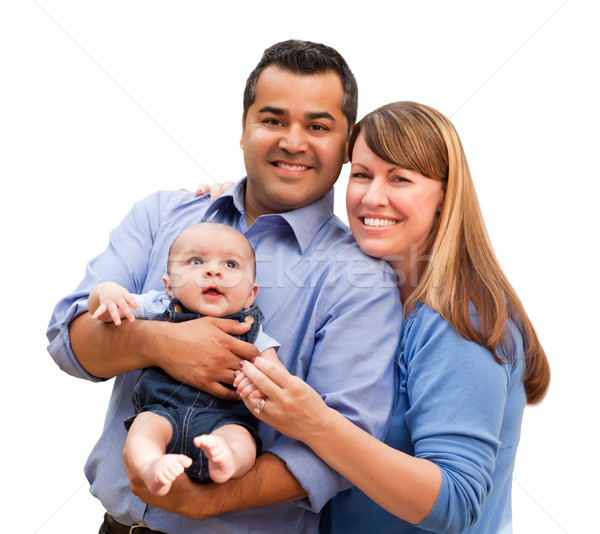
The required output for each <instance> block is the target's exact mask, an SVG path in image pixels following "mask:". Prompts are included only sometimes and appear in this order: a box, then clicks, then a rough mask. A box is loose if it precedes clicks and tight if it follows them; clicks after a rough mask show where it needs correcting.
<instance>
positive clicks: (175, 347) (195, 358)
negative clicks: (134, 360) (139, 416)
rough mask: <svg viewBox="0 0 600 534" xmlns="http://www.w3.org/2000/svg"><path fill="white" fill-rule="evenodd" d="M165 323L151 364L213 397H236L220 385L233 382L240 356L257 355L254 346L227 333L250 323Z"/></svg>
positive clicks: (206, 319) (214, 320) (209, 320)
mask: <svg viewBox="0 0 600 534" xmlns="http://www.w3.org/2000/svg"><path fill="white" fill-rule="evenodd" d="M165 324H168V326H169V328H168V336H167V337H164V338H163V343H161V347H157V348H158V349H159V350H157V354H161V355H162V356H160V357H159V358H157V361H156V362H155V363H154V365H157V366H159V367H161V368H162V369H163V370H164V371H165V372H166V373H167V374H168V375H170V376H172V377H173V378H175V379H176V380H179V381H180V382H183V383H185V384H189V385H191V386H193V387H195V388H197V389H201V390H202V391H206V392H207V393H210V394H211V395H214V396H215V397H219V398H222V399H226V400H238V399H239V396H238V394H237V392H236V391H232V390H230V389H228V388H226V387H225V386H223V384H230V385H231V384H233V380H234V373H235V371H237V370H239V364H240V359H245V360H251V359H252V358H255V357H257V356H258V354H259V353H258V350H257V348H256V347H255V346H254V345H252V344H251V343H246V342H244V341H241V340H239V339H237V338H234V337H233V336H231V335H229V334H243V333H244V332H246V331H247V330H248V329H249V328H250V325H249V324H248V323H239V322H237V321H233V320H231V319H219V318H214V317H203V318H202V319H194V320H192V321H186V322H183V323H165Z"/></svg>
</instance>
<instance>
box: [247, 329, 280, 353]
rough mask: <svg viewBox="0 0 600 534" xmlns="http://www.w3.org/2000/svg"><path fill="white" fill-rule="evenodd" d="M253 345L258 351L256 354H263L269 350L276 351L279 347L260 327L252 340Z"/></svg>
mask: <svg viewBox="0 0 600 534" xmlns="http://www.w3.org/2000/svg"><path fill="white" fill-rule="evenodd" d="M254 345H255V346H256V348H257V349H258V352H264V351H265V350H267V349H270V348H274V349H275V350H277V349H278V348H279V347H280V346H281V345H280V344H279V342H278V341H277V340H275V339H273V338H272V337H271V336H269V335H268V334H266V333H265V332H264V331H263V327H262V325H260V326H259V327H258V334H257V335H256V339H255V340H254Z"/></svg>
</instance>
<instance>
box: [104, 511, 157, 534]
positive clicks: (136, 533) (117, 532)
mask: <svg viewBox="0 0 600 534" xmlns="http://www.w3.org/2000/svg"><path fill="white" fill-rule="evenodd" d="M98 534H164V532H159V531H158V530H152V529H151V528H148V527H147V526H146V525H142V524H140V523H138V524H137V525H132V526H128V525H124V524H123V523H119V522H118V521H117V520H116V519H115V518H114V517H113V516H111V515H108V514H104V523H102V526H101V527H100V532H98Z"/></svg>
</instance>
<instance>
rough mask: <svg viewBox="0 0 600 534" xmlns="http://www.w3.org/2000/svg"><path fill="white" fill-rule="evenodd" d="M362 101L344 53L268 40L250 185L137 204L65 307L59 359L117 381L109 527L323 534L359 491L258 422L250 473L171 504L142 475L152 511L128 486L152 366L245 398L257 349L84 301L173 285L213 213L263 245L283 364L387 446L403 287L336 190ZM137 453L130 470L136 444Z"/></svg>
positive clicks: (250, 102) (196, 325)
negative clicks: (128, 423) (178, 265)
mask: <svg viewBox="0 0 600 534" xmlns="http://www.w3.org/2000/svg"><path fill="white" fill-rule="evenodd" d="M356 108H357V88H356V82H355V80H354V77H353V75H352V73H351V71H350V69H349V68H348V66H347V64H346V62H345V61H344V59H343V58H342V57H341V56H340V55H339V54H338V53H337V52H336V51H335V50H333V49H332V48H329V47H326V46H324V45H320V44H315V43H310V42H303V41H286V42H283V43H278V44H276V45H274V46H272V47H270V48H269V49H267V50H266V51H265V54H264V55H263V58H262V59H261V61H260V62H259V64H258V65H257V67H256V68H255V69H254V71H253V72H252V73H251V74H250V77H249V78H248V81H247V84H246V90H245V93H244V115H243V132H242V139H241V143H240V145H241V147H242V149H243V152H244V161H245V165H246V170H247V174H248V176H247V178H246V179H245V180H242V181H240V182H238V183H237V184H236V185H235V186H234V187H233V188H232V189H231V190H229V191H228V192H227V193H226V194H224V195H223V196H222V197H221V198H219V199H218V200H217V201H215V202H214V203H213V204H209V201H208V199H207V198H206V197H200V198H193V196H192V195H191V194H188V193H184V192H160V193H156V194H154V195H151V196H150V197H148V198H146V199H144V200H142V201H141V202H139V203H138V204H136V205H135V206H134V208H133V209H132V211H131V212H130V213H129V214H128V215H127V216H126V217H125V219H124V221H123V222H122V223H121V225H120V226H119V227H117V228H116V229H115V230H114V231H113V232H112V233H111V239H110V244H109V246H108V248H107V250H106V251H105V252H104V253H103V254H102V255H100V256H99V257H98V258H95V259H94V260H92V261H91V262H90V263H89V264H88V269H87V275H86V278H85V279H84V280H83V281H82V282H81V284H80V286H79V287H78V288H77V290H76V291H75V292H74V293H73V294H71V295H69V296H68V297H66V298H65V299H63V300H62V301H61V302H59V304H58V305H57V307H56V309H55V312H54V316H53V318H52V320H51V323H50V327H49V330H48V339H49V340H50V345H49V351H50V353H51V354H52V356H53V357H54V359H55V360H56V362H57V364H58V365H59V366H60V367H61V368H62V369H63V370H65V371H66V372H68V373H70V374H73V375H74V376H78V377H81V378H86V379H88V380H100V379H102V378H110V377H113V376H116V380H115V385H114V390H113V395H112V397H111V402H110V406H109V409H108V413H107V418H106V422H105V427H104V431H103V433H102V436H101V437H100V440H99V441H98V443H97V445H96V446H95V448H94V450H93V451H92V453H91V455H90V458H89V459H88V462H87V464H86V469H85V471H86V475H87V477H88V480H89V481H90V484H91V492H92V493H93V494H94V495H95V496H97V497H98V498H99V499H100V500H101V501H102V503H103V505H104V507H105V508H106V510H107V512H108V515H107V517H106V520H105V526H104V530H103V531H101V532H107V533H110V532H121V531H123V529H127V528H129V526H130V525H134V524H146V525H148V526H149V527H150V528H151V529H154V530H155V531H163V532H169V533H175V532H185V533H194V532H247V531H252V532H263V533H265V532H266V533H268V532H273V533H281V532H286V531H289V532H316V531H317V529H318V520H319V510H320V509H321V508H322V506H323V505H324V504H325V503H326V502H327V501H328V500H329V499H330V498H331V497H332V496H333V495H335V493H337V492H338V491H340V490H341V489H344V488H346V487H347V486H348V484H347V482H346V481H344V480H343V479H341V478H340V477H339V475H337V474H336V473H335V472H334V471H332V470H331V469H330V468H329V467H328V466H327V465H325V464H324V463H323V462H322V461H321V460H320V459H319V458H317V457H316V456H315V455H314V454H313V453H312V451H310V450H309V449H307V448H306V447H305V446H304V445H303V444H301V443H299V442H296V441H294V440H291V439H289V438H287V437H285V436H281V435H279V434H277V433H276V432H275V431H274V430H273V429H271V428H269V427H267V426H265V425H261V428H260V435H261V438H262V440H263V450H264V451H265V452H264V453H263V454H261V455H260V456H259V457H258V458H257V461H256V463H255V465H254V467H253V468H252V469H251V470H250V472H249V473H248V474H247V475H245V476H244V477H242V478H239V479H233V480H230V481H229V482H227V483H226V484H222V485H215V484H209V485H200V484H194V483H193V482H191V481H189V480H187V479H186V478H185V477H179V478H178V479H177V481H176V482H175V483H174V485H173V487H172V489H171V491H170V492H169V494H168V495H167V496H166V497H162V498H157V497H153V496H152V495H151V494H150V493H149V492H148V491H147V490H146V488H144V486H143V484H141V482H140V481H139V480H135V479H134V480H132V481H131V485H132V487H133V489H134V491H135V493H136V494H137V495H139V496H140V497H141V498H142V499H143V501H144V502H145V503H148V504H149V505H150V506H147V505H146V504H144V502H141V501H140V500H138V498H137V497H135V496H134V495H133V494H132V493H131V491H130V487H129V484H130V482H129V480H128V479H127V477H126V473H125V470H124V466H123V458H122V457H121V453H120V451H121V447H122V446H123V443H124V442H125V436H126V432H125V427H124V425H123V420H124V419H126V418H127V417H129V416H130V415H132V413H133V407H132V404H131V392H132V390H133V387H134V385H135V381H136V379H137V377H138V375H139V369H142V368H144V367H147V366H149V365H157V366H159V367H162V368H163V369H164V370H165V371H166V372H167V373H169V374H170V375H172V376H173V377H174V378H176V379H178V380H180V381H185V382H187V383H189V384H191V385H194V386H195V387H197V388H199V389H202V390H205V391H207V392H209V393H212V394H214V395H217V396H219V397H222V398H230V399H232V400H233V399H235V393H233V392H232V391H231V390H229V389H227V388H226V387H225V386H224V385H223V383H226V384H231V383H232V382H233V376H234V375H233V372H234V371H235V370H237V369H238V368H239V361H240V358H245V359H250V358H253V357H255V356H257V354H256V349H255V348H254V347H253V346H252V345H249V344H245V343H244V342H242V341H239V340H237V339H235V338H233V337H232V336H230V335H228V334H229V333H233V332H241V331H243V330H245V329H246V327H242V326H240V325H239V323H236V322H234V321H227V320H224V319H214V318H213V319H210V318H203V319H198V320H194V321H189V322H187V323H180V324H173V323H165V322H155V321H136V322H134V323H131V324H126V325H121V326H120V327H119V328H117V329H116V328H114V327H112V328H111V326H110V325H106V324H97V323H96V322H94V321H93V320H92V319H91V318H90V316H89V314H88V313H85V312H86V310H87V307H86V301H85V299H86V298H87V295H88V294H89V291H90V290H91V288H92V287H94V286H95V285H96V284H97V283H99V282H101V281H114V282H117V283H119V284H121V285H123V286H125V287H127V289H129V290H130V291H132V292H134V293H142V292H146V291H148V290H150V289H160V284H161V276H162V275H163V274H164V269H165V262H166V257H167V252H168V246H169V245H170V242H171V241H172V239H173V238H174V237H175V235H177V234H178V233H179V232H180V231H181V230H182V229H183V228H185V227H186V226H189V225H191V224H193V223H196V222H198V221H200V220H214V221H217V222H222V223H226V224H229V225H231V226H233V227H234V228H236V229H238V230H240V231H241V232H242V233H243V234H244V235H245V236H246V238H247V239H248V240H249V241H250V243H251V244H252V245H253V247H254V249H255V252H256V259H257V267H258V274H257V278H256V281H257V283H258V285H259V288H260V289H259V292H258V297H257V300H256V302H257V304H258V305H259V306H260V307H261V309H262V310H263V312H264V315H265V317H266V321H265V323H264V328H265V331H266V332H267V333H271V335H273V336H274V337H276V338H277V339H278V341H280V342H281V348H280V350H279V353H278V356H279V359H280V360H281V361H282V362H283V363H284V364H285V365H286V366H287V367H288V369H289V370H290V371H291V372H292V373H294V374H296V375H298V376H300V377H301V378H303V379H304V380H306V381H307V382H308V383H310V384H311V385H312V386H313V387H314V388H315V389H316V390H317V391H319V392H320V393H321V394H322V395H323V397H324V398H325V400H326V401H327V403H328V404H329V405H330V406H332V407H334V408H335V409H337V410H339V411H340V412H341V413H343V414H344V415H345V416H346V417H348V418H349V419H351V420H352V421H354V422H355V423H356V424H358V425H360V426H361V427H363V428H365V429H367V430H368V431H370V432H371V433H373V434H374V435H376V436H378V437H382V435H383V433H384V432H385V429H386V424H387V419H388V414H389V410H390V408H391V402H392V396H393V395H392V392H393V374H394V373H393V359H394V352H395V349H396V345H397V341H398V333H399V331H400V327H401V312H400V303H399V299H398V292H397V291H395V290H393V288H394V287H395V279H394V277H393V274H392V272H391V271H390V270H389V269H388V268H387V266H386V265H385V264H383V263H381V262H378V261H376V260H373V259H371V258H368V257H366V256H364V255H363V254H362V253H361V252H360V250H359V249H358V247H357V246H356V244H355V243H354V240H353V238H352V236H351V235H350V233H349V231H348V229H347V228H346V227H345V226H344V225H343V224H342V223H341V222H340V221H339V219H337V217H335V216H334V215H333V190H332V187H333V185H334V183H335V181H336V179H337V177H338V174H339V172H340V169H341V166H342V164H343V163H344V162H345V161H346V141H347V137H348V134H349V131H350V127H351V125H352V124H353V123H354V121H355V118H356ZM264 409H265V410H268V400H267V403H266V405H265V407H264ZM124 458H125V466H126V465H127V460H128V458H127V450H125V451H124ZM236 510H242V511H237V512H235V511H236ZM229 512H235V513H229ZM220 514H226V515H220ZM217 515H218V517H214V516H217ZM205 518H208V519H205ZM198 519H204V520H203V521H198Z"/></svg>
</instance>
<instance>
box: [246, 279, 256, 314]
mask: <svg viewBox="0 0 600 534" xmlns="http://www.w3.org/2000/svg"><path fill="white" fill-rule="evenodd" d="M257 293H258V285H257V284H252V290H251V291H250V295H248V300H246V304H245V305H244V308H249V307H250V306H252V304H254V300H255V299H256V295H257Z"/></svg>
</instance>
